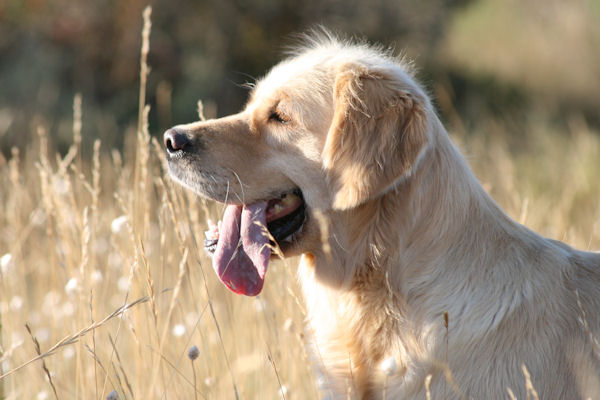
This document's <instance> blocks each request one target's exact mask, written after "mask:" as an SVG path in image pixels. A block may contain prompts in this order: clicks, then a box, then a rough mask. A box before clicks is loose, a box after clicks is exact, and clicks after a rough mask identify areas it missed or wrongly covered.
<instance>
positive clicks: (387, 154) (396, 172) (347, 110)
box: [323, 64, 428, 210]
mask: <svg viewBox="0 0 600 400" xmlns="http://www.w3.org/2000/svg"><path fill="white" fill-rule="evenodd" d="M398 74H399V73H398V72H396V73H394V72H393V71H385V70H377V71H373V70H369V68H367V67H364V66H361V65H355V64H350V65H345V66H344V67H342V68H341V69H340V71H339V72H338V74H337V77H336V80H335V87H334V104H335V111H334V116H333V121H332V124H331V126H330V128H329V132H328V136H327V139H326V142H325V146H324V149H323V162H324V167H325V170H326V172H327V176H328V180H329V184H330V185H331V188H332V196H333V197H332V202H333V203H332V206H333V208H335V209H342V210H343V209H349V208H352V207H356V206H358V205H359V204H361V203H364V202H365V201H367V200H369V199H371V198H374V197H377V196H378V195H380V194H382V193H384V192H385V191H387V190H389V189H390V188H391V187H392V186H393V185H394V184H395V183H397V182H398V180H399V179H401V178H403V177H405V176H408V174H410V172H411V168H412V167H413V165H414V164H415V162H416V161H417V159H418V157H419V155H420V154H421V152H422V151H424V149H425V147H426V144H427V142H428V133H427V129H428V127H427V112H426V107H427V105H426V104H424V102H425V101H426V100H425V98H424V95H421V94H420V92H418V90H417V89H416V88H415V87H414V86H411V85H414V84H413V83H411V82H408V83H407V82H404V80H406V79H409V78H408V77H407V76H400V75H398Z"/></svg>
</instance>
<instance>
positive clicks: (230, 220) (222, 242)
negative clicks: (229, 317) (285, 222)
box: [213, 202, 271, 296]
mask: <svg viewBox="0 0 600 400" xmlns="http://www.w3.org/2000/svg"><path fill="white" fill-rule="evenodd" d="M266 209H267V202H259V203H254V204H249V205H244V206H236V205H230V206H227V209H226V210H225V215H223V222H222V223H221V227H220V230H219V242H218V244H217V249H216V251H215V254H214V256H213V268H214V270H215V272H216V273H217V275H219V278H220V279H221V281H222V282H223V283H224V284H225V286H227V287H228V288H229V289H230V290H231V291H233V292H235V293H238V294H245V295H246V296H256V295H257V294H259V293H260V291H261V290H262V287H263V283H264V281H265V273H266V272H267V266H268V264H269V257H270V255H271V249H270V248H269V247H268V244H269V238H268V237H267V236H266V235H265V234H264V232H263V229H264V228H263V227H266V226H267V219H266ZM256 222H258V223H259V224H257V223H256ZM240 237H241V239H242V240H241V241H240Z"/></svg>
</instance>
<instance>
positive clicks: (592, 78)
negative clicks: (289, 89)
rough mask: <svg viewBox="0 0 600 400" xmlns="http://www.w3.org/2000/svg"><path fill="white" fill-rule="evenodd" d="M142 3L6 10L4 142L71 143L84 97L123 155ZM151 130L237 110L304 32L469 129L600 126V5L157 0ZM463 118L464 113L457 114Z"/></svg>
mask: <svg viewBox="0 0 600 400" xmlns="http://www.w3.org/2000/svg"><path fill="white" fill-rule="evenodd" d="M147 4H148V2H147V1H140V0H128V1H116V0H94V1H91V0H82V1H72V0H3V1H1V2H0V148H1V149H2V151H3V152H4V154H7V153H8V151H9V149H10V147H12V146H14V145H16V146H19V147H21V148H26V147H27V143H28V140H29V137H30V135H31V132H32V131H33V129H32V125H36V124H39V123H41V122H43V123H45V124H47V125H49V127H50V129H49V131H50V132H51V134H52V135H54V136H56V139H57V142H56V143H57V145H58V146H59V149H60V150H63V151H64V150H66V148H67V145H68V142H69V140H70V130H69V129H63V128H65V127H70V125H71V123H72V122H71V121H72V104H73V96H74V95H75V93H77V92H80V93H81V94H82V98H83V113H84V116H85V117H84V126H83V132H84V138H87V140H88V141H90V143H91V141H92V140H93V138H96V137H100V138H102V140H103V143H104V144H105V148H111V147H120V146H122V145H123V137H124V133H125V132H126V130H127V129H128V128H129V127H131V126H133V125H135V123H136V121H137V95H138V87H139V52H140V42H141V38H140V29H141V23H142V19H141V12H142V9H143V8H144V7H145V6H146V5H147ZM150 4H151V5H152V6H153V14H152V24H153V26H152V33H151V50H150V55H149V64H150V66H151V68H152V71H151V74H150V76H149V82H148V102H149V104H151V106H152V110H151V113H150V130H151V133H152V134H155V135H158V134H160V133H161V132H162V131H163V130H164V129H165V128H167V127H169V126H170V125H172V124H174V123H182V122H189V121H192V120H195V119H197V114H196V101H197V100H198V99H202V100H203V101H204V102H205V106H206V113H207V114H209V116H215V115H218V116H221V115H226V114H228V113H231V112H234V111H237V110H239V109H240V108H241V107H242V106H243V104H244V102H245V100H246V96H247V93H246V92H247V90H246V89H244V88H243V87H242V86H241V84H243V83H245V82H251V81H253V80H254V79H256V78H259V77H260V76H262V75H264V74H265V73H266V71H268V69H269V67H270V66H272V65H273V64H274V63H275V62H277V61H278V60H279V59H281V57H282V54H283V53H284V51H285V49H286V47H287V46H289V45H292V44H293V43H295V42H296V39H295V36H294V35H295V34H297V33H301V32H305V31H307V30H308V29H310V28H314V27H315V26H317V25H322V26H324V27H327V28H329V29H331V30H333V31H334V32H339V33H340V34H342V35H346V36H349V37H357V38H361V39H363V38H366V39H368V40H369V41H373V42H379V43H383V44H384V45H385V46H390V47H392V48H394V49H395V50H396V52H398V53H400V52H402V53H404V54H407V55H408V56H409V57H410V58H412V59H414V60H415V62H416V65H417V67H418V69H419V71H420V72H419V77H420V79H421V80H422V82H423V83H424V85H425V86H426V87H427V88H428V90H429V91H430V92H431V93H432V94H433V95H434V96H435V97H436V99H437V105H438V107H439V109H440V113H441V114H442V116H443V118H444V119H445V120H446V121H448V122H450V123H452V122H454V123H456V122H457V117H460V120H461V123H462V124H467V125H466V126H458V127H456V126H453V128H455V129H463V130H464V131H465V132H469V131H471V130H472V127H473V125H477V124H478V123H480V121H488V118H489V117H491V118H493V119H498V120H501V121H510V122H511V123H512V124H513V125H512V126H511V127H510V129H509V131H510V132H511V133H513V134H517V135H524V134H526V132H524V129H523V127H524V125H523V123H524V122H526V120H527V119H528V118H530V116H531V115H534V114H535V117H536V118H542V119H548V120H551V121H552V122H555V123H559V124H560V123H566V122H568V121H569V120H570V119H572V118H573V117H574V116H575V117H577V118H584V119H585V121H586V122H587V123H588V124H591V125H592V126H598V124H599V123H600V112H599V107H598V104H600V1H598V0H569V1H563V0H543V1H542V0H506V1H493V0H450V1H443V0H427V1H406V0H374V1H365V0H318V1H317V0H307V1H296V0H279V1H270V0H237V1H231V0H226V1H223V0H214V1H211V0H203V1H193V2H190V1H182V0H156V1H152V2H150ZM455 113H456V114H455Z"/></svg>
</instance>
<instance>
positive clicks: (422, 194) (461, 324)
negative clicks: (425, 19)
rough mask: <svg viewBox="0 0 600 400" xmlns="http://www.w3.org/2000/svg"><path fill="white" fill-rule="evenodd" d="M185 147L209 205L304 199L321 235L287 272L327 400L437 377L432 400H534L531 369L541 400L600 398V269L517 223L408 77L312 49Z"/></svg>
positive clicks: (392, 68) (189, 177) (362, 51)
mask: <svg viewBox="0 0 600 400" xmlns="http://www.w3.org/2000/svg"><path fill="white" fill-rule="evenodd" d="M273 110H275V111H277V112H278V113H279V114H282V115H284V116H285V117H286V119H287V121H286V123H283V124H275V123H273V121H271V120H269V118H268V115H270V113H272V112H273ZM178 129H181V130H184V131H186V132H188V133H189V134H190V135H192V136H194V137H198V138H201V139H202V140H205V145H204V147H203V148H205V149H208V150H205V152H206V155H203V156H202V157H206V158H205V165H207V164H209V163H210V164H211V170H210V171H211V174H213V179H212V181H214V182H212V181H211V182H209V181H208V180H207V181H203V180H202V179H200V178H197V177H196V176H195V175H194V174H196V172H194V171H195V170H194V168H203V167H202V165H200V164H201V163H200V162H199V163H200V164H198V165H196V164H193V163H191V164H190V165H191V167H190V169H189V170H187V171H184V172H182V173H180V174H179V178H178V179H179V180H180V181H182V182H183V183H184V184H186V185H187V186H190V187H191V188H192V189H194V190H196V191H197V192H198V193H200V194H203V195H206V196H209V197H211V198H215V199H216V200H220V201H231V199H232V198H238V199H243V201H244V202H247V203H249V202H252V201H256V200H258V199H261V198H264V197H265V196H267V194H269V193H272V192H273V191H274V190H275V189H277V188H281V189H282V190H283V189H287V188H288V187H298V188H300V190H302V193H303V195H304V198H305V201H306V205H307V207H308V211H309V214H308V220H307V223H306V225H305V227H304V230H303V232H302V235H301V236H300V238H299V240H298V243H297V246H296V247H294V248H290V249H287V250H286V255H287V256H291V255H294V254H302V257H301V262H300V267H299V270H298V276H299V281H300V284H301V286H302V290H303V292H304V297H305V301H306V304H307V306H308V311H309V320H308V324H309V327H310V329H311V332H312V335H313V340H314V345H313V349H314V360H315V364H316V365H317V368H318V369H321V370H323V371H325V373H326V379H324V381H325V382H326V384H325V389H324V395H325V396H329V397H333V398H339V399H345V398H348V397H349V398H356V399H382V398H384V397H385V398H387V399H425V398H426V395H427V389H426V384H425V381H426V378H427V377H428V376H429V375H431V378H429V379H430V381H429V389H430V395H431V398H432V399H455V398H475V399H499V398H508V396H509V392H508V390H509V389H510V390H511V391H512V393H514V395H515V396H516V397H517V398H519V399H526V398H528V394H527V392H526V378H525V375H524V372H523V366H525V367H526V369H527V370H528V371H529V373H530V374H531V383H532V385H533V387H534V388H535V390H536V391H537V393H538V394H539V397H540V399H579V398H588V397H591V398H600V375H599V371H600V366H599V358H598V356H599V354H600V347H599V346H598V344H597V343H594V342H593V340H595V338H597V337H598V335H599V333H600V332H599V329H600V326H599V323H600V319H599V316H598V310H599V309H600V255H599V254H597V253H589V252H582V251H578V250H575V249H572V248H570V247H569V246H567V245H565V244H563V243H560V242H557V241H553V240H549V239H545V238H543V237H541V236H539V235H537V234H536V233H534V232H532V231H530V230H529V229H527V228H526V227H524V226H522V225H519V224H517V223H516V222H514V221H513V220H511V219H510V218H509V217H508V216H507V215H506V214H505V213H504V212H503V211H502V210H501V209H500V208H499V207H498V206H497V205H496V203H495V202H494V201H493V200H492V199H491V198H490V197H489V196H488V194H487V193H486V192H485V191H484V189H483V188H482V187H481V185H480V184H479V182H478V181H477V179H476V178H475V177H474V175H473V174H472V172H471V171H470V169H469V167H468V165H467V163H466V161H465V160H464V158H463V157H462V155H461V154H460V152H459V151H458V150H457V148H456V147H455V146H454V145H453V144H452V142H451V140H450V138H449V137H448V134H447V133H446V130H445V129H444V127H443V126H442V124H441V123H440V121H439V119H438V117H437V116H436V114H435V112H434V110H433V107H432V106H431V104H430V102H429V99H428V96H427V95H426V93H425V92H424V91H423V89H421V87H420V86H419V85H418V84H417V83H416V81H415V79H414V78H413V77H412V75H411V72H410V69H409V68H408V67H407V66H406V64H404V63H403V62H401V61H398V60H396V59H394V58H392V57H391V56H389V55H387V54H386V53H385V52H382V51H380V50H379V49H377V48H373V47H369V46H366V45H355V44H349V43H345V42H342V41H338V40H336V39H333V38H324V39H323V38H319V39H312V41H311V42H310V43H309V44H308V45H307V46H305V47H303V48H302V49H301V50H299V51H298V52H297V54H295V55H293V56H291V57H290V58H289V59H288V60H286V61H284V62H282V63H281V64H279V65H277V66H276V67H274V69H273V70H272V71H271V72H270V73H269V74H268V75H267V76H266V77H265V78H264V79H262V80H261V81H259V82H258V83H257V85H256V88H255V89H254V91H253V93H252V96H251V99H250V101H249V103H248V105H247V107H246V109H245V110H244V111H242V112H241V113H240V114H236V115H234V116H230V117H227V118H226V119H223V120H214V121H208V122H202V123H195V124H189V125H181V126H179V127H178ZM231 132H234V133H235V135H234V134H233V133H231ZM241 137H243V138H242V139H241ZM206 143H207V144H206ZM490 162H493V160H490ZM227 171H234V172H235V177H233V175H228V172H227ZM260 171H270V172H269V173H268V174H266V173H264V172H260ZM223 187H227V189H228V192H227V194H228V196H229V200H227V199H225V198H223V197H222V196H221V195H217V194H215V193H221V191H219V190H217V189H219V188H223ZM266 284H267V285H268V279H267V283H266ZM578 297H579V299H580V305H579V304H578ZM583 313H585V316H586V317H585V322H584V321H583V318H582V317H583ZM445 314H446V315H447V316H448V318H447V319H448V326H447V327H446V326H445V318H444V315H445ZM584 324H585V327H584ZM384 360H388V361H389V360H394V362H395V365H396V368H395V369H394V368H392V369H391V370H390V369H388V371H387V372H388V374H387V375H386V374H384V372H383V371H382V370H381V368H380V364H381V363H382V361H384Z"/></svg>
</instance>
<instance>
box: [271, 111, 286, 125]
mask: <svg viewBox="0 0 600 400" xmlns="http://www.w3.org/2000/svg"><path fill="white" fill-rule="evenodd" d="M269 121H274V122H278V123H280V124H287V123H288V122H290V119H289V118H288V117H286V116H283V115H281V114H279V113H278V112H277V111H273V112H271V114H270V115H269Z"/></svg>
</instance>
